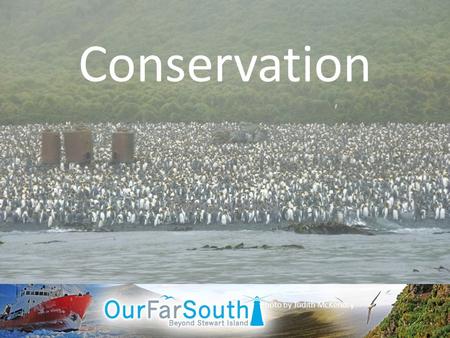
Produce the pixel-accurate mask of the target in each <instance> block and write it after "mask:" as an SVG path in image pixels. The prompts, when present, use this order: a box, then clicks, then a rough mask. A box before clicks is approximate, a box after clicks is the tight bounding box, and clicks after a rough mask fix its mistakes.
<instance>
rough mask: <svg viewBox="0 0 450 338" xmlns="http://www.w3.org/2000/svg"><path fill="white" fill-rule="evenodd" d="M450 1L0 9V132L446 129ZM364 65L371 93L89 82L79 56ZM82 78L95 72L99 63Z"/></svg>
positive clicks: (19, 5) (98, 0) (207, 0)
mask: <svg viewBox="0 0 450 338" xmlns="http://www.w3.org/2000/svg"><path fill="white" fill-rule="evenodd" d="M448 13H450V2H449V1H441V0H431V1H426V0H397V1H391V0H380V1H365V0H342V1H331V0H304V1H296V0H292V1H291V0H287V1H268V0H259V1H256V0H248V1H222V0H221V1H218V0H180V1H175V0H172V1H167V0H157V1H140V0H132V1H118V0H93V1H59V0H37V1H24V0H17V1H1V2H0V36H1V39H0V77H1V81H0V123H25V122H36V121H38V122H44V121H45V122H58V121H65V120H75V121H80V120H85V121H106V120H112V121H116V120H126V121H128V120H130V121H135V120H142V121H192V120H194V121H219V120H248V121H265V122H281V121H283V122H290V121H297V122H312V121H315V122H342V121H352V122H359V121H367V122H374V121H403V122H422V121H439V122H450V114H449V112H450V102H449V97H448V93H450V62H449V55H450V44H449V43H448V36H449V32H450V20H448ZM92 45H101V46H103V47H105V48H106V49H107V50H108V54H109V55H110V56H111V57H112V56H114V55H117V54H127V55H130V56H132V57H136V58H137V57H138V56H139V55H150V54H156V55H159V56H161V57H164V56H168V55H172V54H180V55H183V56H185V57H186V58H188V57H191V56H193V55H196V54H204V55H208V56H211V57H214V56H216V55H221V54H222V55H224V54H239V55H240V56H241V57H242V59H243V60H249V58H250V56H251V55H253V54H254V55H265V54H275V55H279V56H282V55H284V54H285V53H286V51H287V49H288V48H293V49H294V50H295V51H297V52H298V54H300V55H303V47H304V46H305V45H311V47H312V52H311V55H312V56H313V58H314V57H317V56H320V55H323V54H333V55H336V56H339V57H340V58H341V59H344V56H345V55H357V54H362V55H365V56H366V57H367V58H368V60H369V74H370V76H369V82H368V83H363V82H362V81H359V80H357V76H356V75H355V80H354V82H353V83H346V82H345V81H344V80H342V81H339V82H335V83H332V84H325V83H321V82H320V81H318V80H317V79H316V80H314V79H312V82H311V83H305V82H300V83H298V84H294V83H289V82H287V81H285V82H281V83H276V84H267V83H262V82H261V81H259V80H257V81H252V82H250V83H242V82H240V81H238V79H236V78H234V77H231V78H226V77H225V79H224V82H223V83H221V84H218V83H216V82H210V83H205V84H199V83H193V82H191V81H188V80H185V81H183V82H181V83H176V84H174V83H165V82H163V83H155V82H154V81H149V82H146V83H140V82H139V81H138V80H133V81H130V82H129V83H123V84H120V83H113V82H112V81H110V80H109V81H105V82H102V83H96V84H95V83H89V82H88V81H86V80H84V79H83V78H82V75H81V73H80V70H79V61H80V57H81V54H82V53H83V51H84V50H85V49H86V48H87V47H89V46H92ZM91 67H94V68H95V69H96V70H98V71H100V70H104V69H105V67H106V65H105V64H102V63H101V62H97V63H95V64H93V65H91Z"/></svg>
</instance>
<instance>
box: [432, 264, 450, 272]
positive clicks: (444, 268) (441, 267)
mask: <svg viewBox="0 0 450 338" xmlns="http://www.w3.org/2000/svg"><path fill="white" fill-rule="evenodd" d="M433 269H435V270H437V271H439V272H441V271H447V272H450V270H449V269H447V268H446V267H445V266H442V265H441V266H439V267H438V268H433Z"/></svg>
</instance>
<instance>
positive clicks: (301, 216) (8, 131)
mask: <svg viewBox="0 0 450 338" xmlns="http://www.w3.org/2000/svg"><path fill="white" fill-rule="evenodd" d="M121 127H126V128H127V129H129V130H132V131H133V132H134V133H135V135H136V159H135V160H134V161H132V162H131V163H111V130H115V129H120V128H121ZM49 128H50V129H52V130H63V129H65V128H67V125H53V126H49V125H26V126H3V127H2V128H1V130H0V140H1V144H2V147H1V148H0V228H1V225H2V224H5V223H39V224H45V225H48V226H49V227H55V226H63V225H70V224H87V225H92V227H102V226H109V225H116V224H140V225H145V226H159V225H162V224H204V225H205V226H207V225H209V224H222V225H224V226H226V225H227V224H231V223H236V224H242V223H259V224H269V223H270V224H275V223H280V222H299V223H312V222H316V223H319V222H349V221H354V220H362V221H364V220H368V219H376V218H385V219H388V220H392V221H402V220H407V221H408V222H413V221H422V220H434V221H437V222H449V221H448V220H449V212H450V202H449V201H450V183H449V182H450V181H449V170H450V150H449V149H450V124H421V125H414V124H397V123H390V124H383V125H381V124H369V125H354V124H337V125H324V124H282V125H264V124H261V125H259V128H261V129H263V130H265V132H267V134H268V136H269V137H268V139H267V140H265V141H261V142H257V143H248V144H247V143H225V144H217V143H214V142H211V140H212V139H213V137H214V133H216V132H217V131H218V130H225V129H226V130H239V128H240V126H239V124H234V123H219V124H217V123H216V124H214V123H206V124H199V123H189V124H185V123H161V124H149V123H138V124H127V125H126V126H124V125H122V126H121V125H118V124H110V123H106V124H95V125H94V124H92V125H87V128H89V129H90V130H91V131H92V137H93V145H94V150H93V158H92V159H91V161H90V163H89V164H84V165H80V164H77V163H67V162H66V161H65V160H64V158H62V160H61V162H60V163H59V164H58V165H55V166H42V165H40V163H41V158H40V151H39V144H40V140H41V133H42V132H43V131H44V130H47V129H49Z"/></svg>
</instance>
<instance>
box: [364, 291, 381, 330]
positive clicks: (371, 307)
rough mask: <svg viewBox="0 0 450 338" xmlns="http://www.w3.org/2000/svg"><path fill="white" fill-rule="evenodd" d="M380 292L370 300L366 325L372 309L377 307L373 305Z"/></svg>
mask: <svg viewBox="0 0 450 338" xmlns="http://www.w3.org/2000/svg"><path fill="white" fill-rule="evenodd" d="M380 293H381V291H380V292H378V294H377V295H376V297H375V298H374V299H373V300H372V303H370V305H369V307H368V312H367V324H369V321H370V314H371V313H372V309H373V308H374V307H375V306H377V304H376V303H375V301H376V300H377V298H378V296H379V295H380Z"/></svg>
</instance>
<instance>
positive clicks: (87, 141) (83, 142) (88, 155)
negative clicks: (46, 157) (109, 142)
mask: <svg viewBox="0 0 450 338" xmlns="http://www.w3.org/2000/svg"><path fill="white" fill-rule="evenodd" d="M64 151H65V153H66V162H70V163H79V164H82V163H89V162H90V161H91V160H92V159H93V151H94V143H93V139H92V132H91V131H90V130H89V129H78V130H67V131H65V132H64Z"/></svg>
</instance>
